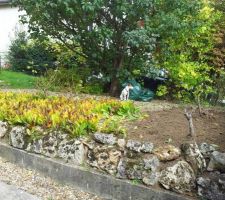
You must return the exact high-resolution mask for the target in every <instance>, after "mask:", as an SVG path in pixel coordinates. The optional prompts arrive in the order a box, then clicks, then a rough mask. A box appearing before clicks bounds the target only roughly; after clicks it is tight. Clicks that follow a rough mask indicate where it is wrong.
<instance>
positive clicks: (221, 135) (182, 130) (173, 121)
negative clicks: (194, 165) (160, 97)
mask: <svg viewBox="0 0 225 200" xmlns="http://www.w3.org/2000/svg"><path fill="white" fill-rule="evenodd" d="M157 103H159V102H157ZM149 104H151V102H150V103H149ZM148 107H151V106H148ZM142 110H143V111H146V113H147V114H148V116H147V117H145V118H144V119H142V120H138V121H132V122H129V123H128V124H127V127H128V131H127V133H128V136H127V137H128V139H134V140H139V141H149V142H152V143H154V144H155V146H162V145H163V144H165V143H170V144H172V145H175V146H180V145H181V144H182V143H184V141H185V140H187V135H188V133H189V131H188V121H187V119H186V118H185V116H184V109H183V108H182V107H178V106H171V108H166V109H160V111H159V109H155V110H154V109H152V110H151V109H148V108H146V109H145V108H144V107H142ZM193 124H194V129H195V132H196V135H197V138H196V140H197V143H198V144H200V143H202V142H206V143H209V144H215V145H218V146H219V149H220V151H225V109H216V108H214V109H207V112H206V114H203V115H199V113H198V111H197V110H195V111H194V112H193Z"/></svg>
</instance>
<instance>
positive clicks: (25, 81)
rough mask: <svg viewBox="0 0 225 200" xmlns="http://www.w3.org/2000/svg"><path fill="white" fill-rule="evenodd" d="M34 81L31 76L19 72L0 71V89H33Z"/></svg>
mask: <svg viewBox="0 0 225 200" xmlns="http://www.w3.org/2000/svg"><path fill="white" fill-rule="evenodd" d="M36 79H37V78H35V77H33V76H29V75H27V74H23V73H20V72H12V71H8V70H2V71H1V72H0V80H1V83H0V87H4V88H12V89H26V88H34V87H35V81H36Z"/></svg>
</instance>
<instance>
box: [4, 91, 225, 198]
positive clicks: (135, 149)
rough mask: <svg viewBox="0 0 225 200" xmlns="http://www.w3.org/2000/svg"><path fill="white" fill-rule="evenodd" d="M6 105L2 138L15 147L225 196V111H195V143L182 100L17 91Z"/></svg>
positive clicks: (135, 179) (152, 183)
mask: <svg viewBox="0 0 225 200" xmlns="http://www.w3.org/2000/svg"><path fill="white" fill-rule="evenodd" d="M150 104H151V103H146V105H147V106H149V105H150ZM0 105H1V106H0V119H1V120H2V121H1V123H0V132H1V133H0V135H1V137H2V139H1V141H5V142H7V143H8V142H9V143H10V144H11V145H12V146H13V147H15V148H18V149H23V150H25V151H27V152H30V153H35V154H40V155H43V156H46V157H50V158H57V159H60V160H62V161H64V162H67V163H70V164H72V165H74V166H82V167H85V168H87V169H90V170H97V171H98V172H100V173H103V174H109V175H111V176H114V177H116V178H118V179H125V180H130V181H131V183H132V184H140V185H142V184H144V185H146V186H148V187H153V188H157V189H160V190H162V189H163V188H165V189H167V190H172V191H174V192H177V193H180V194H183V195H187V196H189V197H192V198H197V194H198V195H200V196H202V197H204V198H206V199H215V198H217V199H223V198H224V196H225V191H224V188H225V186H224V179H225V175H224V172H225V154H224V153H223V152H224V146H223V145H224V142H223V139H224V138H223V137H222V136H221V135H223V134H224V130H225V129H224V123H223V120H224V119H225V116H224V115H225V112H224V111H221V110H211V111H209V112H208V114H207V115H206V116H198V114H197V112H195V113H194V115H193V118H194V126H195V127H196V133H197V143H196V142H195V141H194V140H193V139H187V134H188V124H187V120H185V118H184V116H183V109H182V108H178V107H177V105H176V106H174V105H171V106H169V107H166V110H162V109H156V110H161V111H148V112H145V113H143V114H140V113H139V112H138V109H137V108H136V107H135V106H134V104H133V103H132V102H129V101H128V102H120V101H117V100H115V99H110V98H97V99H95V98H84V99H80V100H78V99H74V98H72V99H70V98H65V97H40V96H38V95H32V94H14V93H0ZM159 107H160V106H159ZM174 107H175V108H174ZM162 108H163V106H162ZM141 110H143V106H142V108H141ZM145 110H146V111H147V110H149V109H145ZM146 114H148V115H146ZM212 130H213V131H214V132H213V133H212ZM219 136H221V137H219ZM214 172H215V173H214ZM62 178H63V177H62ZM214 186H215V187H214ZM215 188H216V189H215Z"/></svg>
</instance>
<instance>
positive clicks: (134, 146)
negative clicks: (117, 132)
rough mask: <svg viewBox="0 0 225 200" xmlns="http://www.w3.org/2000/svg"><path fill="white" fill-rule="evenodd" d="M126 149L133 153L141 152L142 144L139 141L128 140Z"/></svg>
mask: <svg viewBox="0 0 225 200" xmlns="http://www.w3.org/2000/svg"><path fill="white" fill-rule="evenodd" d="M126 147H127V149H129V150H131V151H135V152H141V149H142V144H141V142H139V141H134V140H128V141H127V145H126Z"/></svg>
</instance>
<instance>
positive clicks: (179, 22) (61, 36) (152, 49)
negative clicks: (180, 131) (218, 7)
mask: <svg viewBox="0 0 225 200" xmlns="http://www.w3.org/2000/svg"><path fill="white" fill-rule="evenodd" d="M215 1H216V0H215ZM210 3H211V2H209V1H207V0H182V1H180V0H135V1H133V0H119V1H115V0H93V1H87V0H54V1H45V0H35V1H34V0H13V4H14V5H16V6H19V8H20V9H21V10H25V11H26V15H24V16H22V18H21V19H22V21H23V22H24V23H28V25H29V30H30V33H31V34H32V35H33V36H38V37H41V36H47V37H51V38H54V39H56V40H58V41H60V42H62V43H63V44H64V45H66V46H67V47H68V48H70V49H71V50H72V51H73V52H74V53H75V54H77V55H79V56H81V57H84V58H85V60H86V66H85V67H88V68H91V69H92V73H94V74H99V73H101V74H102V75H103V77H104V79H105V80H107V81H109V82H110V83H111V87H110V93H111V94H112V95H115V94H116V92H117V90H118V85H119V80H120V78H121V77H122V78H124V77H123V76H125V77H128V76H132V75H135V74H138V75H141V74H144V75H147V74H148V72H149V71H150V70H151V69H152V67H163V68H166V69H167V70H168V71H169V72H170V76H171V79H172V81H173V82H174V81H175V83H176V84H177V85H178V86H180V87H184V88H185V89H188V90H190V89H191V88H192V89H193V88H194V87H195V86H197V85H199V84H201V83H203V82H207V81H208V75H209V72H210V66H209V65H208V63H207V58H206V57H207V55H208V52H209V51H210V50H211V49H212V47H213V41H212V38H213V34H214V32H215V30H214V27H213V25H214V23H215V21H216V20H217V19H218V18H219V14H218V13H217V12H215V10H214V8H213V6H212V5H211V4H210ZM201 74H204V75H205V79H204V80H203V79H202V76H201ZM181 83H182V84H181Z"/></svg>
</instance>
